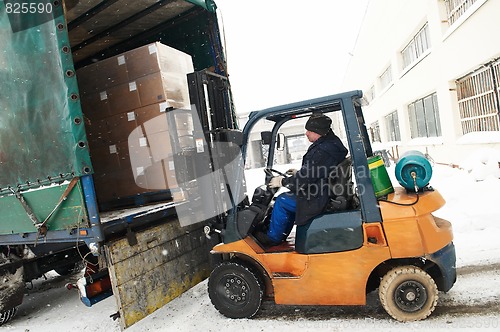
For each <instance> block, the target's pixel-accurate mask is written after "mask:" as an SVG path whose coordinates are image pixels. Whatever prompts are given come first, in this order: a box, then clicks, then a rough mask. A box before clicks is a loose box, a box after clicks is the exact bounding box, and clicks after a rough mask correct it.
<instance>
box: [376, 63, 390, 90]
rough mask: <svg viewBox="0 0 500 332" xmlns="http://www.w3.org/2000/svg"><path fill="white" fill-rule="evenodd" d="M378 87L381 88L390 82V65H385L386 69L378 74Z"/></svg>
mask: <svg viewBox="0 0 500 332" xmlns="http://www.w3.org/2000/svg"><path fill="white" fill-rule="evenodd" d="M379 79H380V89H381V90H383V89H385V88H387V87H388V86H389V84H391V82H392V72H391V66H389V67H387V69H386V70H385V71H384V72H383V73H382V75H380V77H379Z"/></svg>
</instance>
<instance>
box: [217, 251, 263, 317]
mask: <svg viewBox="0 0 500 332" xmlns="http://www.w3.org/2000/svg"><path fill="white" fill-rule="evenodd" d="M263 294H264V287H263V282H262V281H261V279H260V278H259V275H258V273H257V272H255V271H254V270H253V269H252V268H249V267H247V266H245V265H244V264H242V263H240V262H237V261H225V262H222V263H221V264H219V265H218V266H217V267H216V268H215V269H214V270H213V271H212V273H211V274H210V278H209V279H208V295H209V296H210V300H211V301H212V304H213V305H214V306H215V308H216V309H217V310H218V311H219V312H220V313H221V314H223V315H224V316H226V317H229V318H251V317H253V316H254V315H255V314H256V313H257V311H259V308H260V305H261V303H262V297H263Z"/></svg>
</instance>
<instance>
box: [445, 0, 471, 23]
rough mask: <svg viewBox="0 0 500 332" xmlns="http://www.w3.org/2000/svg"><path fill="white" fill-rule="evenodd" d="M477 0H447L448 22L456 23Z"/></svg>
mask: <svg viewBox="0 0 500 332" xmlns="http://www.w3.org/2000/svg"><path fill="white" fill-rule="evenodd" d="M476 1H477V0H445V1H444V3H445V5H446V12H447V14H448V24H449V25H452V24H453V23H455V22H456V21H457V20H458V19H459V18H460V16H462V15H463V14H465V13H466V12H467V10H469V8H470V7H472V5H473V4H474V2H476Z"/></svg>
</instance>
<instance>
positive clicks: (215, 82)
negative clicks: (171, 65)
mask: <svg viewBox="0 0 500 332" xmlns="http://www.w3.org/2000/svg"><path fill="white" fill-rule="evenodd" d="M188 83H189V94H190V98H191V105H192V108H193V110H192V111H193V116H194V117H196V116H197V118H198V121H193V122H194V132H195V134H194V135H195V137H194V138H195V143H196V144H195V145H196V151H195V154H194V157H193V169H194V174H193V179H196V182H197V190H198V193H197V195H198V198H199V201H201V203H200V204H201V211H203V213H204V217H202V218H203V220H206V221H208V222H209V223H210V224H212V225H215V228H216V229H219V230H223V229H224V228H225V225H226V220H227V218H228V217H229V218H231V216H233V217H234V216H235V215H236V209H237V207H238V205H239V204H240V203H241V202H242V201H246V197H245V196H244V194H245V187H244V171H243V170H244V167H243V160H242V156H241V145H242V137H243V135H242V132H241V131H240V130H239V129H238V123H237V118H236V113H235V109H234V104H233V101H232V95H231V91H230V85H229V81H228V79H227V77H225V76H222V75H219V74H216V73H213V72H211V71H207V70H203V71H197V72H194V73H191V74H188Z"/></svg>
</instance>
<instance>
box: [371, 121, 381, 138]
mask: <svg viewBox="0 0 500 332" xmlns="http://www.w3.org/2000/svg"><path fill="white" fill-rule="evenodd" d="M370 138H371V140H372V142H382V140H381V139H380V126H379V124H378V121H375V122H374V123H372V124H371V126H370Z"/></svg>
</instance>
